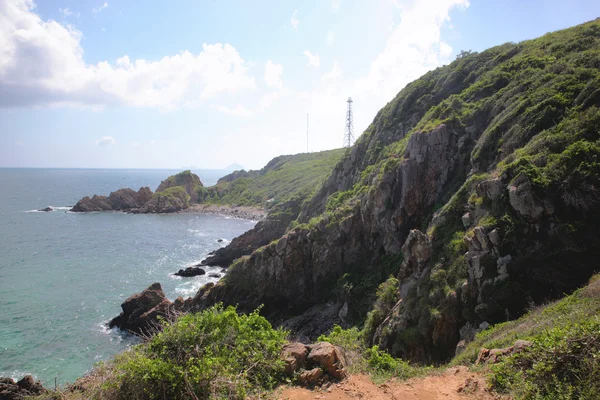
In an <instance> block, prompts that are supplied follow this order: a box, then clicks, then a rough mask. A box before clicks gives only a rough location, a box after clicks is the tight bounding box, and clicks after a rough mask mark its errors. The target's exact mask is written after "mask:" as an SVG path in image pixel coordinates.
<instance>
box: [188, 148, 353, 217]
mask: <svg viewBox="0 0 600 400" xmlns="http://www.w3.org/2000/svg"><path fill="white" fill-rule="evenodd" d="M343 154H344V150H343V149H337V150H328V151H320V152H316V153H302V154H295V155H287V156H279V157H276V158H274V159H272V160H271V161H269V163H268V164H267V165H266V166H265V167H264V168H262V169H261V170H258V171H248V172H246V171H236V172H234V173H232V174H230V175H227V176H225V177H223V178H221V179H219V182H218V183H217V184H216V185H215V186H211V187H208V188H202V189H200V191H199V201H200V202H202V203H211V204H229V205H236V206H270V205H275V204H278V203H283V202H285V201H287V200H290V199H292V198H298V197H301V198H303V199H304V198H306V197H309V196H311V195H312V194H313V193H314V191H315V190H317V188H318V187H319V186H320V185H321V184H322V183H323V181H324V180H325V179H326V178H327V177H328V176H329V174H330V173H331V170H332V169H333V167H334V166H335V165H336V164H337V163H338V161H339V160H340V159H341V157H342V155H343ZM269 201H270V202H269Z"/></svg>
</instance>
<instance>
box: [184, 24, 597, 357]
mask: <svg viewBox="0 0 600 400" xmlns="http://www.w3.org/2000/svg"><path fill="white" fill-rule="evenodd" d="M599 67H600V21H598V20H597V21H593V22H590V23H587V24H584V25H581V26H578V27H575V28H571V29H568V30H565V31H560V32H555V33H551V34H548V35H545V36H544V37H541V38H539V39H536V40H532V41H527V42H522V43H518V44H514V43H507V44H504V45H502V46H498V47H494V48H492V49H489V50H486V51H484V52H481V53H462V54H461V56H460V57H459V58H457V60H456V61H454V62H453V63H451V64H450V65H448V66H445V67H442V68H438V69H436V70H434V71H431V72H429V73H427V74H425V75H424V76H423V77H422V78H420V79H418V80H417V81H415V82H413V83H411V84H409V85H408V86H407V87H406V88H405V89H403V90H402V91H401V92H400V93H399V94H398V95H397V96H396V98H395V99H393V100H392V101H391V102H390V103H388V104H387V105H386V106H385V107H384V108H383V109H382V110H381V111H380V112H379V113H378V115H377V116H376V117H375V119H374V121H373V123H372V124H371V126H370V127H369V128H368V129H367V130H366V131H365V133H364V134H363V135H362V136H361V137H360V138H359V140H358V141H357V143H356V144H355V145H354V146H353V148H352V149H351V150H350V151H349V152H347V153H346V154H345V155H344V157H343V158H342V159H341V161H340V162H339V163H338V164H337V166H336V167H335V168H334V169H333V172H332V173H331V175H330V177H329V178H328V179H327V180H326V181H325V183H324V184H323V185H322V186H321V187H320V189H319V190H318V191H317V192H316V194H315V195H314V196H313V197H312V199H311V200H310V201H309V202H306V203H305V204H304V205H303V207H302V211H301V213H300V215H299V218H298V223H299V225H297V226H295V227H294V226H293V225H292V226H291V229H289V230H288V231H287V233H285V234H284V235H283V236H282V237H281V238H280V239H279V240H276V241H274V242H272V243H269V244H267V245H265V246H263V247H260V248H258V249H256V250H255V251H254V252H252V254H250V255H249V256H246V257H243V258H241V259H239V260H238V261H236V262H235V263H234V264H233V265H232V267H231V268H230V271H229V273H228V275H227V277H226V278H225V279H224V280H223V281H221V282H219V284H217V285H215V286H214V287H210V288H205V289H203V290H202V291H201V292H200V293H199V294H198V295H197V296H196V298H195V299H194V301H195V304H197V305H199V306H200V307H202V306H205V305H209V304H213V303H215V302H224V303H227V304H236V303H239V304H240V308H242V309H248V310H249V309H252V308H254V307H256V306H258V305H260V304H264V309H263V312H264V313H265V315H267V316H269V317H270V318H271V319H272V320H274V321H286V320H287V321H289V320H298V318H299V319H300V320H302V318H303V317H302V316H306V315H310V313H311V312H313V311H311V310H314V309H315V307H326V306H327V305H328V304H329V305H331V304H333V307H334V308H335V309H336V313H335V315H336V319H335V320H336V321H337V320H339V321H341V322H342V323H346V324H358V325H361V324H362V322H363V321H365V317H366V311H367V310H368V309H369V308H371V307H373V305H374V304H375V305H376V307H378V308H376V309H373V310H372V312H371V313H369V316H368V318H367V319H366V322H365V323H364V325H365V332H366V333H367V335H368V339H369V341H371V342H372V343H375V344H379V345H380V346H381V347H383V348H385V349H388V350H390V351H391V352H392V354H394V355H398V356H403V357H406V358H410V359H413V360H420V361H435V360H443V359H447V358H448V357H450V356H451V355H452V354H454V352H455V347H456V345H457V343H458V342H459V341H460V340H461V333H462V332H466V331H468V330H469V329H468V328H469V327H473V326H475V327H477V326H479V325H480V324H482V323H495V322H500V321H504V320H507V319H512V318H516V317H518V316H519V315H521V314H522V313H523V312H524V310H525V309H526V308H527V306H528V305H529V304H536V303H541V302H544V301H547V300H549V299H552V298H556V297H558V296H560V295H562V294H563V293H565V292H570V291H572V290H574V289H575V288H576V287H578V286H580V285H582V284H583V283H584V282H585V281H586V279H588V278H589V277H590V276H591V274H592V272H593V271H594V270H595V269H596V264H595V262H594V260H595V259H596V257H598V256H599V255H600V254H599V253H600V243H599V240H598V237H597V235H596V234H595V233H594V232H595V229H596V226H597V224H598V222H600V214H599V212H598V207H597V205H598V203H599V202H600V192H599V189H598V187H599V186H598V185H599V184H600V179H599V177H600V159H599V157H600V144H599V142H598V140H599V137H600V109H599V107H600V75H599V72H598V71H599ZM390 274H392V275H393V277H394V279H395V281H388V282H395V284H396V286H395V289H394V290H393V291H392V296H391V297H392V299H391V301H388V302H386V303H385V305H384V304H383V303H382V302H377V303H375V300H376V295H375V292H376V288H377V286H378V285H379V284H381V283H383V282H384V281H386V280H387V278H388V277H389V275H390ZM333 321H334V319H331V320H330V323H331V322H333ZM284 323H285V322H284ZM322 329H325V328H324V326H323V325H321V326H319V330H322ZM318 333H319V332H313V334H318Z"/></svg>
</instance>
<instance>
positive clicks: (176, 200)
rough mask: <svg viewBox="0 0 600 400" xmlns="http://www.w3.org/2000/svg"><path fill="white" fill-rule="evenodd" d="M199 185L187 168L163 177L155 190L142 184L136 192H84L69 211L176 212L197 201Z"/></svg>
mask: <svg viewBox="0 0 600 400" xmlns="http://www.w3.org/2000/svg"><path fill="white" fill-rule="evenodd" d="M202 187H204V186H203V185H202V182H201V181H200V178H199V177H198V175H196V174H193V173H192V172H191V171H189V170H187V171H183V172H180V173H178V174H176V175H173V176H170V177H168V178H167V179H165V180H164V181H162V182H161V183H160V185H159V186H158V188H157V189H156V192H154V193H152V190H150V188H149V187H147V186H145V187H142V188H140V189H139V190H138V191H137V192H136V191H135V190H133V189H129V188H124V189H119V190H117V191H115V192H112V193H111V194H110V195H108V196H100V195H97V194H95V195H93V196H92V197H91V198H90V197H89V196H85V197H84V198H82V199H81V200H79V201H78V202H77V204H75V206H73V208H72V209H71V211H73V212H91V211H125V212H129V213H143V214H150V213H155V214H160V213H172V212H178V211H181V210H185V209H186V208H188V207H189V205H190V202H194V203H195V202H197V201H198V190H199V189H200V188H202Z"/></svg>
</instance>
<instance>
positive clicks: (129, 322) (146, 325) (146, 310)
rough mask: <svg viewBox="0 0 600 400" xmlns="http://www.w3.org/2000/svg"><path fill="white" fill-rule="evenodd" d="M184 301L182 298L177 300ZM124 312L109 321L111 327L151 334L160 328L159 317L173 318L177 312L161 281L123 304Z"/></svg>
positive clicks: (135, 332)
mask: <svg viewBox="0 0 600 400" xmlns="http://www.w3.org/2000/svg"><path fill="white" fill-rule="evenodd" d="M176 303H178V305H179V304H181V303H182V300H180V301H179V302H176ZM121 308H122V309H123V312H121V314H120V315H119V316H117V317H115V318H113V319H112V320H111V321H110V322H109V323H108V327H109V328H114V327H117V328H119V329H121V330H124V331H127V332H131V333H134V334H141V335H149V334H152V333H153V332H155V331H156V330H158V328H159V325H158V324H159V322H158V317H159V316H160V317H163V318H166V319H169V318H172V317H173V316H174V315H175V313H176V311H177V310H176V307H175V304H174V303H171V302H170V301H169V299H167V297H166V296H165V293H164V292H163V290H162V287H161V286H160V283H154V284H152V285H150V286H149V287H148V288H147V289H145V290H144V291H143V292H141V293H138V294H134V295H133V296H131V297H129V298H128V299H127V300H125V301H124V302H123V304H121Z"/></svg>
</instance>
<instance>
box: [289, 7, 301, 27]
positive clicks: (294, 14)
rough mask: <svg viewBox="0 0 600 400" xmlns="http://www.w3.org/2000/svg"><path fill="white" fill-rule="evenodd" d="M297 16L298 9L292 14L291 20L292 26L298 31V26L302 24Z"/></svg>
mask: <svg viewBox="0 0 600 400" xmlns="http://www.w3.org/2000/svg"><path fill="white" fill-rule="evenodd" d="M297 14H298V9H295V10H294V12H293V13H292V18H290V24H291V25H292V28H294V29H298V24H299V23H300V21H299V20H298V18H297V17H296V15H297Z"/></svg>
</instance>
